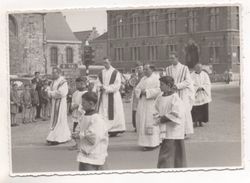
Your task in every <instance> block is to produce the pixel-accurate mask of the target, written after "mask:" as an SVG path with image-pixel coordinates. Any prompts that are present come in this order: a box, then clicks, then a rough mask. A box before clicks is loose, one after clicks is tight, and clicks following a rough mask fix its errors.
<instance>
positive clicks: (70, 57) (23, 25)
mask: <svg viewBox="0 0 250 183" xmlns="http://www.w3.org/2000/svg"><path fill="white" fill-rule="evenodd" d="M80 46H81V42H80V41H78V40H77V39H76V37H75V36H74V34H73V32H72V31H71V29H70V27H69V25H68V24H67V22H66V20H65V18H64V16H63V15H62V13H26V14H25V13H24V14H23V13H22V14H10V15H9V66H10V69H9V71H10V74H11V75H33V74H34V72H35V71H40V72H41V73H42V74H50V73H51V68H52V67H55V66H58V67H59V66H60V64H65V63H76V64H79V63H81V53H80Z"/></svg>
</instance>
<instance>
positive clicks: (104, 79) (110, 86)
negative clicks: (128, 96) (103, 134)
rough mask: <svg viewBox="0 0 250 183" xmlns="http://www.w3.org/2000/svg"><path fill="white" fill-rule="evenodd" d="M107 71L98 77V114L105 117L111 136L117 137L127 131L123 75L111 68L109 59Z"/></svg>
mask: <svg viewBox="0 0 250 183" xmlns="http://www.w3.org/2000/svg"><path fill="white" fill-rule="evenodd" d="M103 64H104V67H105V69H103V70H102V71H101V73H100V74H99V77H98V82H97V88H98V93H99V99H98V104H97V110H98V112H99V113H100V114H101V115H102V116H103V117H104V119H105V121H106V123H107V125H108V132H109V136H110V137H113V136H117V135H118V134H119V133H123V132H124V131H125V129H126V128H125V117H124V109H123V103H122V98H121V94H120V91H119V89H120V87H121V75H120V73H119V72H118V71H117V70H116V69H114V68H113V67H112V66H111V62H110V61H109V59H107V58H104V59H103Z"/></svg>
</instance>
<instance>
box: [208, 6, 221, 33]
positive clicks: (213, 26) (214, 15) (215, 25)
mask: <svg viewBox="0 0 250 183" xmlns="http://www.w3.org/2000/svg"><path fill="white" fill-rule="evenodd" d="M219 18H220V17H219V8H211V9H210V17H209V26H210V30H211V31H215V30H219Z"/></svg>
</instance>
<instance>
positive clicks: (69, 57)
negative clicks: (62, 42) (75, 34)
mask: <svg viewBox="0 0 250 183" xmlns="http://www.w3.org/2000/svg"><path fill="white" fill-rule="evenodd" d="M66 59H67V63H73V49H72V48H71V47H67V48H66Z"/></svg>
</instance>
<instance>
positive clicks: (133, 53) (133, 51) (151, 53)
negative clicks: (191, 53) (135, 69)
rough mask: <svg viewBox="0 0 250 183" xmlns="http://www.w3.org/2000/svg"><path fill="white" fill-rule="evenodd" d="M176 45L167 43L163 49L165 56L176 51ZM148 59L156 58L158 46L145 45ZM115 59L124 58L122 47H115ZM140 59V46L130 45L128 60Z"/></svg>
mask: <svg viewBox="0 0 250 183" xmlns="http://www.w3.org/2000/svg"><path fill="white" fill-rule="evenodd" d="M176 48H177V47H176V45H167V46H166V49H165V53H166V54H165V56H166V58H168V57H169V53H171V52H174V51H176ZM146 50H147V58H148V60H158V55H159V54H158V51H159V46H146ZM114 51H115V60H116V61H123V60H124V48H115V49H114ZM140 59H141V47H130V60H140Z"/></svg>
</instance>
